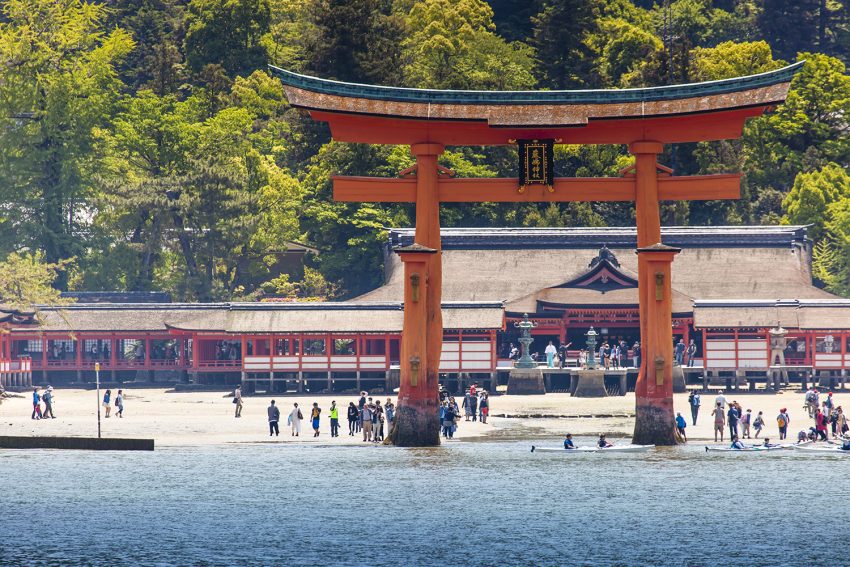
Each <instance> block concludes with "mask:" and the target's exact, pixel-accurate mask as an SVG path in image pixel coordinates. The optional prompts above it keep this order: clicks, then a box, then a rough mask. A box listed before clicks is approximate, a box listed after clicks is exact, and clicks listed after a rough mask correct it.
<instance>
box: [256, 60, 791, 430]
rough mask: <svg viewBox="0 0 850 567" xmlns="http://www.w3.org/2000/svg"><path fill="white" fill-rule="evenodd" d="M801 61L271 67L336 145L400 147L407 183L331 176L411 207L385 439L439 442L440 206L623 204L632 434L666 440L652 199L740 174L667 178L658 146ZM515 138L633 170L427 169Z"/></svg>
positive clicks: (766, 96)
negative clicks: (468, 75)
mask: <svg viewBox="0 0 850 567" xmlns="http://www.w3.org/2000/svg"><path fill="white" fill-rule="evenodd" d="M800 66H801V63H797V64H795V65H791V66H788V67H785V68H783V69H779V70H776V71H771V72H768V73H762V74H759V75H752V76H748V77H740V78H735V79H727V80H721V81H711V82H706V83H696V84H689V85H675V86H668V87H655V88H644V89H623V90H588V91H516V92H502V91H440V90H424V89H408V88H394V87H382V86H375V85H360V84H352V83H341V82H337V81H329V80H325V79H319V78H316V77H308V76H304V75H298V74H295V73H291V72H289V71H285V70H283V69H279V68H276V67H273V68H272V69H273V71H274V72H275V73H276V74H277V75H278V76H279V77H280V79H281V81H282V82H283V84H284V90H285V92H286V96H287V98H288V99H289V102H290V104H291V105H293V106H295V107H298V108H302V109H306V110H308V111H309V112H310V115H311V116H312V117H313V119H315V120H318V121H323V122H327V123H328V124H329V125H330V129H331V134H332V136H333V138H334V139H335V140H338V141H343V142H360V143H371V144H405V145H410V149H411V152H412V154H413V155H414V156H415V158H416V165H415V167H414V168H413V171H411V172H403V173H406V174H413V175H409V176H408V177H407V178H400V179H387V178H370V177H335V178H334V198H335V199H336V200H338V201H365V202H413V203H416V233H415V238H414V241H415V244H414V245H413V246H409V247H407V248H403V249H399V250H398V253H399V255H400V257H401V259H402V261H403V263H404V266H405V290H404V302H405V315H404V331H403V335H402V345H401V381H400V388H399V399H398V408H397V413H396V426H395V431H394V432H393V439H394V442H395V443H396V444H397V445H405V446H427V445H437V444H439V424H438V412H437V398H438V396H437V394H438V391H437V385H438V368H439V362H440V350H441V348H442V340H443V328H442V312H441V284H442V263H441V256H440V249H441V245H440V219H439V211H440V203H441V202H530V201H543V202H566V201H634V203H635V208H636V215H635V216H636V224H637V246H638V248H637V252H638V287H639V297H640V329H641V345H642V355H643V356H642V357H641V368H640V372H639V374H638V381H637V388H636V420H635V432H634V442H635V443H642V444H657V445H672V444H675V443H676V440H675V435H674V413H673V380H672V371H673V344H672V330H671V328H672V320H671V316H672V313H671V311H672V296H671V286H670V267H671V263H672V261H673V257H674V256H675V254H676V253H677V252H678V251H679V250H678V249H676V248H671V247H668V246H665V245H664V244H663V243H662V242H661V221H660V214H659V202H660V201H662V200H679V199H691V200H715V199H737V198H738V197H739V194H740V175H739V174H728V175H705V176H691V177H674V176H672V175H670V174H671V173H672V172H671V171H670V170H669V169H668V168H664V167H663V166H660V165H659V164H658V162H657V155H658V154H660V153H661V152H662V150H663V147H664V144H668V143H682V142H698V141H707V140H722V139H732V138H738V137H740V136H741V133H742V129H743V126H744V122H745V121H746V120H747V119H748V118H751V117H754V116H759V115H761V114H762V113H763V112H765V111H766V110H768V109H769V108H771V107H773V106H775V105H776V104H779V103H781V102H783V101H784V100H785V97H786V95H787V93H788V89H789V87H790V82H791V79H792V78H793V76H794V74H795V73H796V72H797V70H798V69H799V68H800ZM515 140H535V141H536V140H555V141H556V142H557V143H564V144H625V145H627V146H628V148H629V151H630V152H631V153H632V154H633V155H634V156H635V164H634V167H633V168H630V169H629V170H627V171H625V172H623V173H624V175H623V177H618V178H593V179H589V178H585V179H583V178H570V179H564V178H561V179H554V180H549V185H527V186H525V187H522V188H520V186H519V181H518V180H517V179H454V178H452V177H451V172H449V171H448V170H446V169H445V168H442V167H440V166H439V165H438V159H439V156H440V154H441V153H442V152H443V150H444V148H445V146H447V145H469V146H482V145H506V144H509V143H513V142H514V141H515Z"/></svg>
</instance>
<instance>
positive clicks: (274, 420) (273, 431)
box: [267, 400, 280, 437]
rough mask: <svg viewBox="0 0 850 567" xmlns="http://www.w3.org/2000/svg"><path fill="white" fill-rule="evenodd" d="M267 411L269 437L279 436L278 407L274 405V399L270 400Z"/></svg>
mask: <svg viewBox="0 0 850 567" xmlns="http://www.w3.org/2000/svg"><path fill="white" fill-rule="evenodd" d="M267 412H268V414H269V437H271V436H272V435H276V436H280V428H279V427H278V422H279V421H280V409H278V407H277V406H276V405H274V400H272V403H271V405H270V406H269V408H268V410H267Z"/></svg>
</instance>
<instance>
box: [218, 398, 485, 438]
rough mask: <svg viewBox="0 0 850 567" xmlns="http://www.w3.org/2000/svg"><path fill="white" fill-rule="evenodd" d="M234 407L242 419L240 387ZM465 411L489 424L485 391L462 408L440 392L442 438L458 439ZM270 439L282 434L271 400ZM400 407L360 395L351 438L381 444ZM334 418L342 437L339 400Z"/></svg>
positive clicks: (317, 413) (314, 420)
mask: <svg viewBox="0 0 850 567" xmlns="http://www.w3.org/2000/svg"><path fill="white" fill-rule="evenodd" d="M233 404H234V405H235V406H236V410H235V414H234V417H236V418H240V417H242V407H243V399H242V387H241V386H237V387H236V389H235V390H234V392H233ZM292 406H293V407H292V409H291V410H290V412H289V414H287V417H286V421H287V425H288V426H289V428H290V435H291V436H292V437H299V436H300V434H301V422H302V421H304V414H303V413H302V411H301V409H300V408H299V407H298V403H297V402H295V403H293V404H292ZM461 410H462V411H463V415H464V416H465V418H466V421H470V420H471V421H480V422H481V423H487V417H488V415H489V413H490V401H489V395H488V394H487V392H486V391H484V390H480V391H479V390H478V388H477V386H476V384H472V386H470V387H469V389H468V390H467V392H466V394H465V395H464V397H463V401H462V404H461V406H460V407H459V406H458V403H457V401H456V400H455V398H454V396H450V395H448V394H447V393H446V392H444V391H441V392H440V409H439V411H440V415H439V419H440V430H441V432H442V435H443V436H444V437H446V438H448V439H451V438H453V437H454V434H455V431H457V425H458V422H459V421H460V416H461ZM266 413H267V415H268V423H269V436H270V437H272V436H279V435H280V426H279V424H280V416H281V412H280V408H279V407H278V406H277V405H276V403H275V400H271V403H270V404H269V407H268V408H267V412H266ZM395 414H396V408H395V404H393V401H392V398H387V401H386V402H385V403H384V404H381V400H378V399H373V398H372V397H371V396H369V394H368V393H367V392H365V391H364V392H360V398H359V399H358V401H357V403H356V404H355V403H354V402H349V403H348V408H347V411H346V416H347V418H348V435H349V436H351V437H355V436H357V435H360V434H362V436H363V442H372V443H380V442H382V441H384V439H386V436H387V435H389V432H390V431H391V430H392V427H393V424H394V423H395ZM321 415H322V408H321V407H319V404H318V403H317V402H314V403H313V407H312V408H311V409H310V425H311V426H312V428H313V437H319V436H320V434H321V432H320V425H321V421H320V418H321ZM328 417H329V419H330V433H331V437H339V408H338V407H337V404H336V400H334V401H332V402H331V406H330V408H329V410H328Z"/></svg>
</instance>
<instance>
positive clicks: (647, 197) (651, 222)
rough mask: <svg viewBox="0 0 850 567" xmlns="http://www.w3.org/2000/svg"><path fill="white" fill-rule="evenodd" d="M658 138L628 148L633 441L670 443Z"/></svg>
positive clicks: (667, 291)
mask: <svg viewBox="0 0 850 567" xmlns="http://www.w3.org/2000/svg"><path fill="white" fill-rule="evenodd" d="M663 149H664V146H663V144H661V143H659V142H648V141H640V142H634V143H632V144H631V145H630V146H629V151H630V152H631V153H632V154H634V156H635V220H636V224H637V246H638V248H637V253H638V295H639V297H640V336H641V366H640V371H639V373H638V379H637V385H636V387H635V398H636V399H635V432H634V436H633V440H632V442H633V443H635V444H637V445H644V444H654V445H675V444H676V437H675V432H674V430H675V425H674V424H675V414H674V413H673V340H672V328H673V290H672V286H671V284H670V278H671V265H672V263H673V257H674V256H675V255H676V254H677V253H679V252H680V249H678V248H672V247H670V246H665V245H664V244H662V243H661V215H660V211H659V202H658V163H657V155H658V154H659V153H661V151H662V150H663Z"/></svg>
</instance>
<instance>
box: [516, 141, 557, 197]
mask: <svg viewBox="0 0 850 567" xmlns="http://www.w3.org/2000/svg"><path fill="white" fill-rule="evenodd" d="M517 149H518V153H519V192H520V193H523V192H525V188H526V187H527V186H528V185H544V186H546V188H547V189H548V190H549V192H550V193H551V192H552V191H554V190H555V189H554V187H553V184H554V183H555V140H517Z"/></svg>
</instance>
